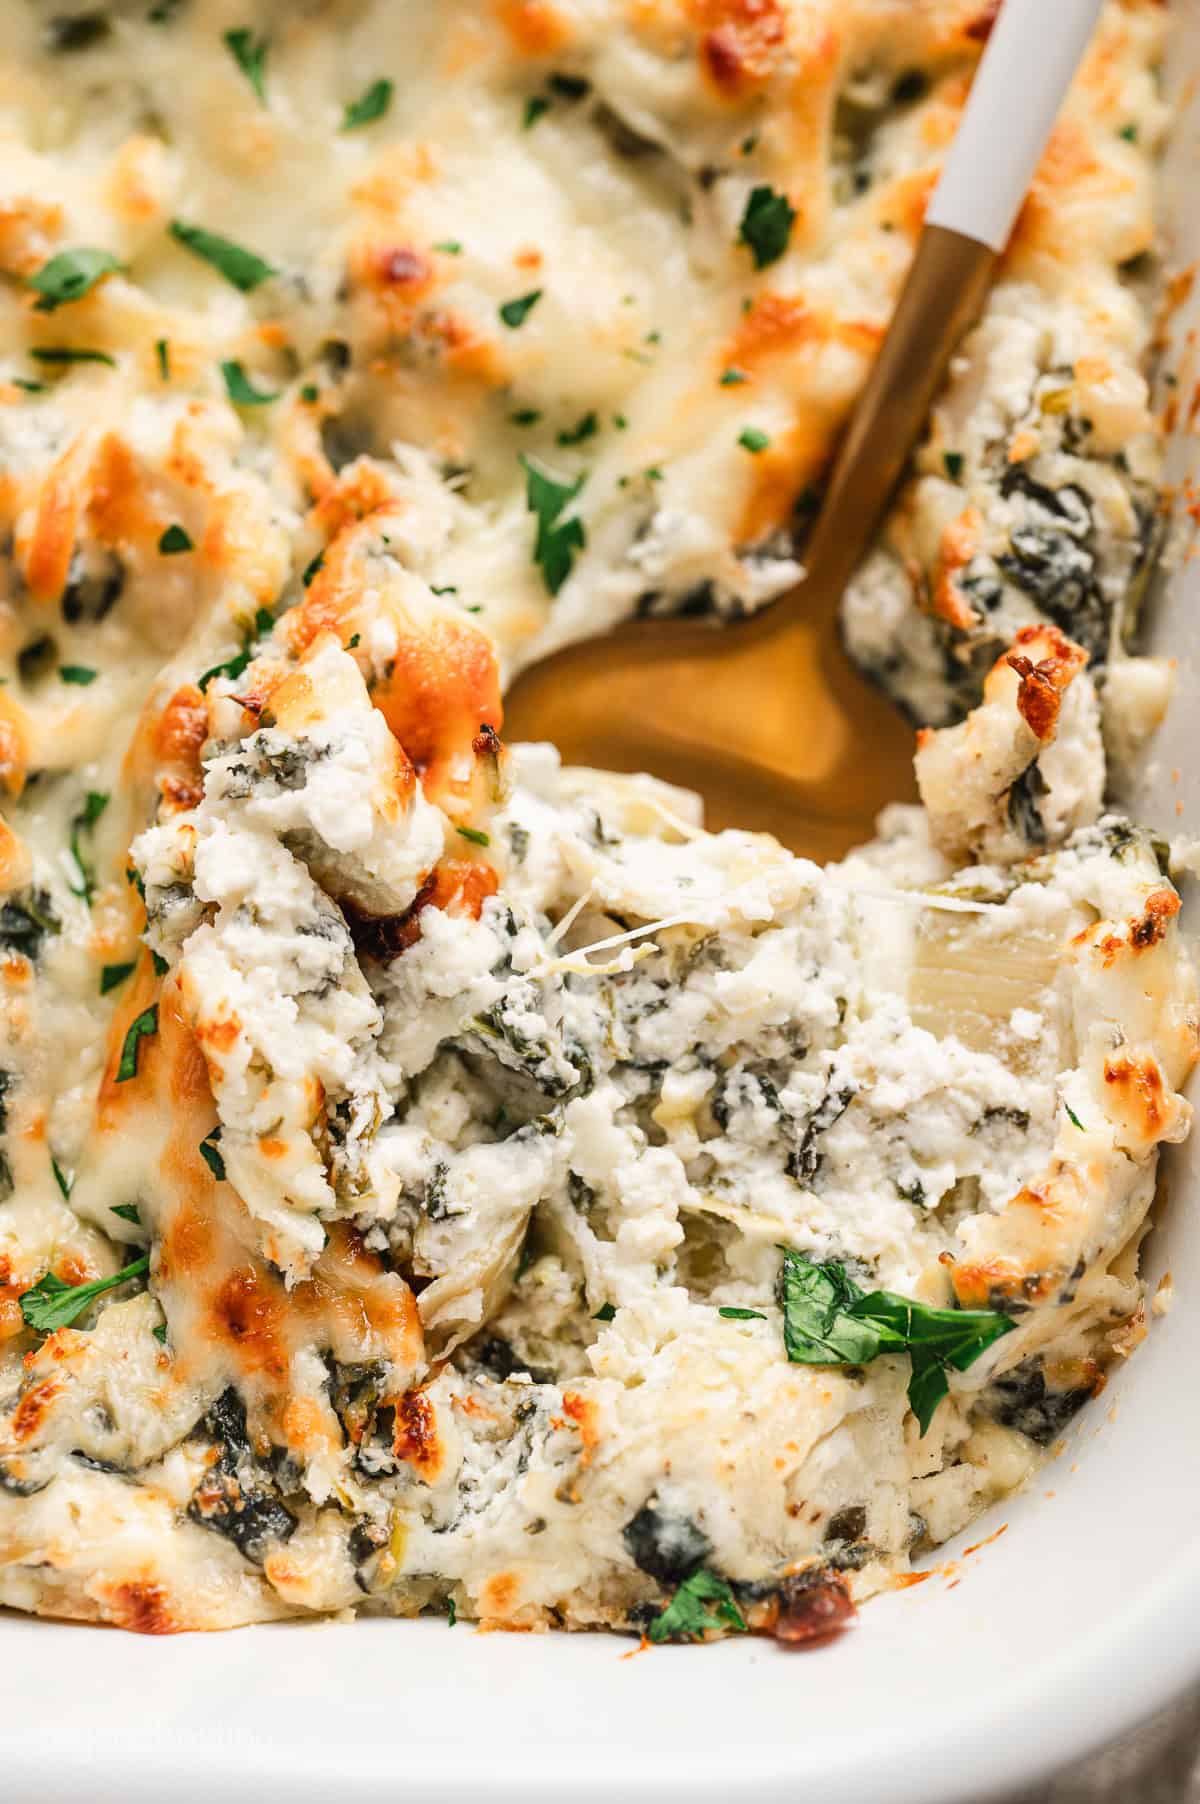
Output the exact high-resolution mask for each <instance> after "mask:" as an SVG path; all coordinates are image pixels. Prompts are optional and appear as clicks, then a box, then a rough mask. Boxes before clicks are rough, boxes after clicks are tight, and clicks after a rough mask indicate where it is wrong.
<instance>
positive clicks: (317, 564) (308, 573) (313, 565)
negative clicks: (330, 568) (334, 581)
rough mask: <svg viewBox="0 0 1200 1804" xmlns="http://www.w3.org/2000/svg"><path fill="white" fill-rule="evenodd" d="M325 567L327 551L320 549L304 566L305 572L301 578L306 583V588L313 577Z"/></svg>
mask: <svg viewBox="0 0 1200 1804" xmlns="http://www.w3.org/2000/svg"><path fill="white" fill-rule="evenodd" d="M324 567H325V553H324V552H323V551H318V553H317V555H316V557H315V558H310V560H309V562H308V563H307V564H306V565H305V566H304V574H303V576H302V577H301V578H300V581H301V582H302V583H303V584H304V587H305V588H306V589H307V587H308V585H309V583H311V581H312V579H313V577H314V576H316V574H317V573H318V571H320V570H323V569H324Z"/></svg>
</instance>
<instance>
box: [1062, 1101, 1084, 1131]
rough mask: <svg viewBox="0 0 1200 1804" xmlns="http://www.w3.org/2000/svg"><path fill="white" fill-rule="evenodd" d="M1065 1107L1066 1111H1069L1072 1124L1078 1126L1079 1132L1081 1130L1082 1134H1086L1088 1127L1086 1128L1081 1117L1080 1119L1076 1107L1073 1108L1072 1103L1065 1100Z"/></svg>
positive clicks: (1068, 1114)
mask: <svg viewBox="0 0 1200 1804" xmlns="http://www.w3.org/2000/svg"><path fill="white" fill-rule="evenodd" d="M1063 1108H1064V1109H1065V1110H1066V1111H1067V1116H1068V1118H1069V1120H1070V1122H1071V1125H1072V1127H1077V1128H1078V1129H1079V1132H1080V1133H1081V1134H1086V1133H1087V1129H1086V1128H1085V1127H1084V1125H1083V1123H1082V1121H1080V1119H1079V1117H1078V1115H1077V1114H1076V1113H1075V1111H1074V1109H1073V1108H1072V1107H1071V1105H1070V1103H1069V1102H1064V1103H1063Z"/></svg>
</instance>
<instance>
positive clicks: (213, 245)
mask: <svg viewBox="0 0 1200 1804" xmlns="http://www.w3.org/2000/svg"><path fill="white" fill-rule="evenodd" d="M168 230H169V231H170V234H171V236H172V238H173V239H174V240H175V242H176V244H181V245H182V246H183V248H184V250H185V251H191V253H192V255H193V256H194V257H199V258H201V259H202V261H203V262H205V263H211V265H212V267H213V268H214V269H215V270H216V271H217V273H218V274H219V275H222V276H224V278H225V280H226V281H227V282H232V284H233V286H234V287H235V288H238V289H240V290H241V292H242V293H243V294H249V293H250V291H251V289H253V288H257V287H258V285H259V283H260V282H265V281H266V280H267V278H268V277H269V276H273V275H274V274H275V269H274V266H273V265H272V264H270V263H266V262H264V261H263V259H262V258H261V257H260V256H258V255H257V254H256V253H255V252H254V251H248V250H246V249H245V247H244V246H243V245H240V244H234V243H233V241H232V239H229V238H221V237H218V235H217V233H216V232H208V231H205V229H204V227H203V226H197V225H188V224H187V222H186V221H185V220H182V219H173V220H172V221H171V224H170V226H169V227H168Z"/></svg>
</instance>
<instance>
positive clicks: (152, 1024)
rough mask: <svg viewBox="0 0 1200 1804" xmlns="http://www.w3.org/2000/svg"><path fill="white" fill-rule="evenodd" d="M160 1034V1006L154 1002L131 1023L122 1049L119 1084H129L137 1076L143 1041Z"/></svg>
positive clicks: (118, 1069) (118, 1075)
mask: <svg viewBox="0 0 1200 1804" xmlns="http://www.w3.org/2000/svg"><path fill="white" fill-rule="evenodd" d="M157 1032H158V1004H157V1002H152V1003H151V1004H150V1007H149V1008H144V1009H143V1010H142V1012H141V1014H140V1015H135V1016H134V1018H133V1020H132V1021H131V1022H130V1023H129V1028H128V1030H127V1032H126V1034H125V1040H124V1043H123V1045H122V1047H121V1058H120V1062H119V1064H118V1065H117V1080H116V1081H117V1082H118V1083H119V1084H127V1083H128V1082H129V1080H130V1078H131V1077H136V1076H137V1070H138V1047H139V1046H140V1045H141V1043H142V1041H143V1040H146V1039H149V1037H150V1036H151V1035H152V1034H156V1033H157Z"/></svg>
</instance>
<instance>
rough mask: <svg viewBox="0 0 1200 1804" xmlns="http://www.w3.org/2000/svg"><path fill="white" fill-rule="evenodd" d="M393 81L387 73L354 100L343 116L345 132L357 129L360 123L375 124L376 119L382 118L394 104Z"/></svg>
mask: <svg viewBox="0 0 1200 1804" xmlns="http://www.w3.org/2000/svg"><path fill="white" fill-rule="evenodd" d="M392 92H393V86H392V83H391V82H390V81H389V80H388V78H387V76H386V75H381V76H380V78H379V80H378V81H373V82H372V83H371V85H370V87H369V88H368V89H367V91H366V93H365V94H360V95H359V97H358V99H357V100H352V101H351V102H350V105H349V106H348V107H347V108H346V111H345V114H344V116H343V118H342V130H343V131H344V132H353V131H357V130H358V128H359V126H360V125H373V124H374V123H375V121H376V119H382V118H383V115H384V114H385V113H386V112H387V110H388V108H389V107H390V106H391V104H392Z"/></svg>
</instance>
